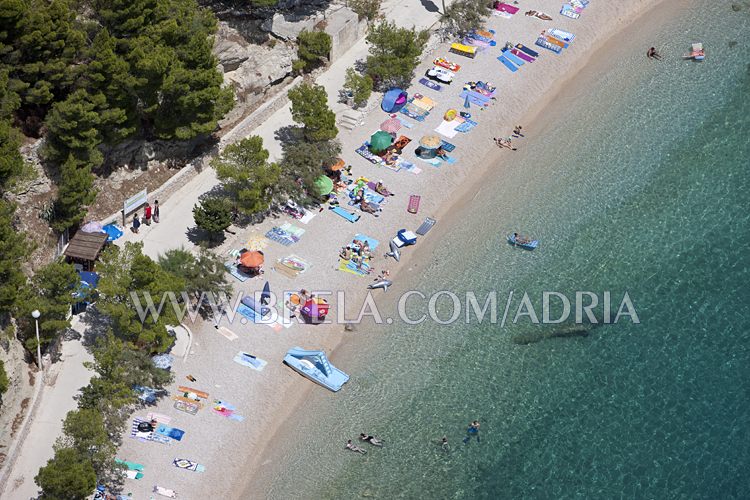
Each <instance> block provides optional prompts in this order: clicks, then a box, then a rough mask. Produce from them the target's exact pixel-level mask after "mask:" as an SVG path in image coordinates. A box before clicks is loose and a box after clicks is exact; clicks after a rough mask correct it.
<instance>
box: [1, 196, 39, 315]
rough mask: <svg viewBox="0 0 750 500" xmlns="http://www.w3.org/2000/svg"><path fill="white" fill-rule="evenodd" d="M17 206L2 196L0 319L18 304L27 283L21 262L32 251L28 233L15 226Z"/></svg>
mask: <svg viewBox="0 0 750 500" xmlns="http://www.w3.org/2000/svg"><path fill="white" fill-rule="evenodd" d="M15 213H16V206H15V205H14V204H12V203H10V202H7V201H5V200H3V199H2V198H0V321H5V320H6V319H7V314H8V312H9V311H11V309H13V308H14V306H15V305H16V304H17V302H18V299H19V292H20V291H21V290H22V289H23V288H24V286H25V285H26V276H24V274H23V271H22V270H21V269H22V266H21V264H22V263H23V262H24V261H25V260H26V257H27V255H28V254H29V253H30V252H31V249H32V247H31V245H30V243H29V242H28V240H27V239H26V234H25V233H22V232H20V231H18V230H17V229H16V228H15V227H14V219H15Z"/></svg>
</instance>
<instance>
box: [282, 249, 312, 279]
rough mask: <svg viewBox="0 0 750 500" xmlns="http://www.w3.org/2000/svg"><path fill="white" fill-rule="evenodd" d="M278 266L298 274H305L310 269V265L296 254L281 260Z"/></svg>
mask: <svg viewBox="0 0 750 500" xmlns="http://www.w3.org/2000/svg"><path fill="white" fill-rule="evenodd" d="M278 264H279V265H280V266H283V267H286V268H288V269H289V270H290V271H292V272H294V273H297V274H301V273H304V272H305V271H307V270H308V269H310V264H308V263H307V262H306V261H305V260H303V259H302V257H298V256H296V255H294V254H292V255H288V256H286V257H284V258H282V259H279V261H278ZM295 276H296V274H295Z"/></svg>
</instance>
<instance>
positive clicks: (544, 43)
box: [534, 36, 562, 54]
mask: <svg viewBox="0 0 750 500" xmlns="http://www.w3.org/2000/svg"><path fill="white" fill-rule="evenodd" d="M534 43H535V44H537V45H538V46H540V47H543V48H545V49H547V50H551V51H552V52H554V53H555V54H559V53H560V52H562V47H560V46H559V45H554V44H551V43H549V42H548V41H547V39H546V38H545V37H543V36H540V37H539V38H537V39H536V42H534Z"/></svg>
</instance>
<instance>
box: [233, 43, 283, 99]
mask: <svg viewBox="0 0 750 500" xmlns="http://www.w3.org/2000/svg"><path fill="white" fill-rule="evenodd" d="M294 55H295V50H294V48H293V47H290V46H287V45H286V44H284V43H277V44H276V45H275V46H274V47H266V46H257V45H256V46H250V47H248V59H247V60H246V61H245V62H243V63H242V64H240V66H239V67H238V68H237V69H236V70H235V71H231V72H229V73H227V74H226V75H225V77H226V79H227V81H228V82H229V83H230V84H231V85H233V86H234V88H235V91H236V94H237V96H238V98H240V99H242V97H243V95H244V94H246V93H247V92H258V91H261V90H262V89H263V88H264V87H266V86H268V85H271V84H273V83H274V82H277V81H279V80H282V79H283V78H285V77H286V76H287V75H289V74H290V73H291V71H292V59H293V58H294Z"/></svg>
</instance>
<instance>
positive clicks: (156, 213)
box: [154, 200, 159, 224]
mask: <svg viewBox="0 0 750 500" xmlns="http://www.w3.org/2000/svg"><path fill="white" fill-rule="evenodd" d="M154 222H156V223H157V224H158V223H159V200H154Z"/></svg>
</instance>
